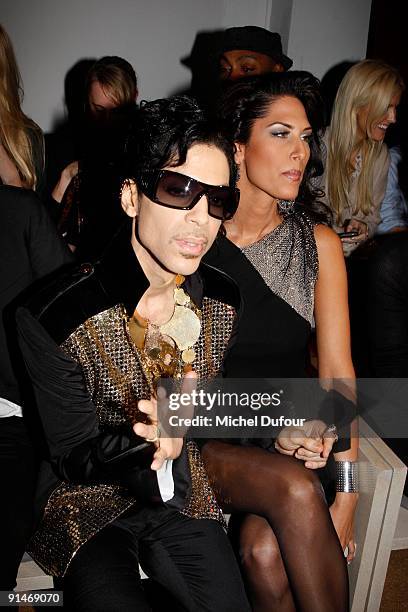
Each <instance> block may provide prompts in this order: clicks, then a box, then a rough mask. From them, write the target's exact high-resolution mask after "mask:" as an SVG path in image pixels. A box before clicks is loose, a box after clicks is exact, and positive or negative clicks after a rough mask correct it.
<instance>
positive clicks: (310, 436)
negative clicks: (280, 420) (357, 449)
mask: <svg viewBox="0 0 408 612" xmlns="http://www.w3.org/2000/svg"><path fill="white" fill-rule="evenodd" d="M336 439H337V438H336V436H335V435H334V434H333V433H330V432H328V430H327V425H326V423H324V422H323V421H319V420H311V421H306V423H305V424H304V425H303V427H301V428H299V427H284V428H283V429H282V431H281V432H280V433H279V435H278V437H277V439H276V442H275V449H276V450H277V451H278V452H279V453H281V454H282V455H290V456H292V457H296V459H300V460H301V461H304V462H305V467H307V468H309V469H311V470H315V469H317V468H322V467H324V466H325V465H326V463H327V459H328V457H329V455H330V453H331V450H332V448H333V444H334V443H335V442H336Z"/></svg>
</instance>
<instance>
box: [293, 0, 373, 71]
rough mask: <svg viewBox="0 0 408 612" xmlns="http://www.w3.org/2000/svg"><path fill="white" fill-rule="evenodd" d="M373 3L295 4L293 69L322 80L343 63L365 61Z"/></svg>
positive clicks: (326, 0) (315, 0)
mask: <svg viewBox="0 0 408 612" xmlns="http://www.w3.org/2000/svg"><path fill="white" fill-rule="evenodd" d="M370 11H371V0H293V7H292V16H291V24H290V33H289V45H288V55H289V57H290V58H292V59H293V68H297V69H299V70H310V71H311V72H313V73H314V74H315V75H316V76H317V77H319V78H321V77H322V76H323V75H324V74H325V73H326V72H327V70H328V69H329V68H331V67H332V66H334V65H335V64H338V63H340V62H341V61H344V60H360V59H363V58H364V57H365V53H366V48H367V37H368V26H369V21H370Z"/></svg>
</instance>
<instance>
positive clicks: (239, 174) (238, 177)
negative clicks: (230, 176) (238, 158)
mask: <svg viewBox="0 0 408 612" xmlns="http://www.w3.org/2000/svg"><path fill="white" fill-rule="evenodd" d="M236 176H237V183H238V181H239V179H240V178H241V173H240V171H239V164H237V175H236Z"/></svg>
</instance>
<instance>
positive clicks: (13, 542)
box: [0, 417, 37, 591]
mask: <svg viewBox="0 0 408 612" xmlns="http://www.w3.org/2000/svg"><path fill="white" fill-rule="evenodd" d="M36 477H37V462H36V460H35V455H34V450H33V447H32V444H31V442H30V440H29V438H28V435H27V431H26V428H25V424H24V421H23V419H22V418H19V417H6V418H0V491H1V501H0V590H4V591H5V590H11V589H13V588H14V587H15V585H16V576H17V571H18V566H19V564H20V561H21V558H22V556H23V554H24V550H25V547H26V544H27V540H28V538H29V536H30V532H31V527H32V520H33V496H34V488H35V482H36Z"/></svg>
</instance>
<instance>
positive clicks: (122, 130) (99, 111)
mask: <svg viewBox="0 0 408 612" xmlns="http://www.w3.org/2000/svg"><path fill="white" fill-rule="evenodd" d="M86 92H87V95H86V99H87V105H86V122H85V125H84V133H83V139H82V140H83V145H82V147H81V149H82V158H81V159H80V160H79V161H78V160H77V161H73V162H72V163H70V164H69V165H68V166H67V167H66V168H64V170H63V171H62V173H61V175H60V179H59V181H58V182H57V184H56V186H55V188H54V190H53V192H52V197H53V198H54V200H55V201H56V202H60V203H61V206H60V211H59V215H58V216H59V221H58V226H59V230H60V232H61V234H62V235H63V236H64V238H65V240H66V241H67V243H68V244H69V245H70V246H71V248H72V250H75V251H76V256H77V257H78V258H79V259H82V260H83V259H93V258H95V257H97V256H98V255H99V254H100V253H101V251H102V250H103V249H104V247H105V246H106V244H107V243H108V242H109V240H110V238H111V237H112V236H113V234H114V233H115V229H117V227H118V224H119V223H120V219H121V217H120V211H119V208H118V206H117V202H118V200H119V196H120V187H121V184H122V182H123V179H124V176H123V174H122V172H123V168H124V163H123V157H124V153H125V144H126V137H127V133H128V130H129V125H130V124H131V123H132V122H133V121H134V116H135V112H136V109H137V106H136V99H137V96H138V88H137V77H136V74H135V71H134V70H133V68H132V66H131V65H130V64H129V62H127V61H126V60H125V59H123V58H121V57H117V56H106V57H102V58H101V59H100V60H98V61H97V62H96V63H95V64H94V65H93V66H92V67H91V68H90V70H89V73H88V76H87V80H86ZM101 213H102V214H101Z"/></svg>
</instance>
